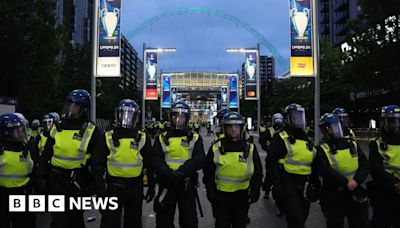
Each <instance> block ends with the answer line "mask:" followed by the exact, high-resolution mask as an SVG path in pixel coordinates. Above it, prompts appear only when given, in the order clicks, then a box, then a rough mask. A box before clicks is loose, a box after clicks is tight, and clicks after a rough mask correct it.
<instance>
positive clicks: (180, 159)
mask: <svg viewBox="0 0 400 228" xmlns="http://www.w3.org/2000/svg"><path fill="white" fill-rule="evenodd" d="M192 134H193V137H192V139H191V140H189V139H188V136H182V137H171V138H167V132H164V133H162V134H160V135H159V140H160V143H161V148H162V150H163V152H164V154H165V161H166V162H167V164H168V167H169V168H171V169H172V170H174V171H175V170H178V169H179V167H180V166H181V165H183V164H184V163H185V162H186V161H187V160H189V159H191V158H192V153H193V149H194V145H195V143H196V142H197V140H198V139H199V134H197V133H196V132H192Z"/></svg>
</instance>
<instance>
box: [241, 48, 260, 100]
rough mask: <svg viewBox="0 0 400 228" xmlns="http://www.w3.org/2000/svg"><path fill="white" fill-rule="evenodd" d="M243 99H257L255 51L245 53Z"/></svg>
mask: <svg viewBox="0 0 400 228" xmlns="http://www.w3.org/2000/svg"><path fill="white" fill-rule="evenodd" d="M244 64H245V74H244V77H245V80H244V83H245V85H244V88H245V91H244V92H245V95H244V99H245V100H257V99H258V94H257V77H258V75H257V64H258V63H257V52H246V53H245V63H244Z"/></svg>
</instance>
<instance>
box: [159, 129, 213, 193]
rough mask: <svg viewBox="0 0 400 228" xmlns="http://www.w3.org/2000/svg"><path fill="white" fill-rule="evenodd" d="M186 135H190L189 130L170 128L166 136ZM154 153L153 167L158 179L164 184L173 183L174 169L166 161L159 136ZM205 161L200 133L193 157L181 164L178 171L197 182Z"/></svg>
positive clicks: (184, 176)
mask: <svg viewBox="0 0 400 228" xmlns="http://www.w3.org/2000/svg"><path fill="white" fill-rule="evenodd" d="M186 135H188V131H181V130H168V132H167V134H166V137H167V138H174V137H182V136H186ZM153 153H154V157H153V167H154V171H155V174H156V177H157V181H158V182H159V183H160V184H162V185H164V186H169V185H171V182H172V179H174V174H173V172H174V171H173V170H172V169H171V168H169V166H168V164H167V162H166V161H165V154H164V152H163V150H162V147H161V143H160V140H159V137H158V136H157V137H156V138H155V140H154V146H153ZM204 162H205V154H204V148H203V139H202V138H201V136H200V135H199V138H198V140H197V141H196V143H195V144H194V148H193V153H192V158H190V159H188V160H187V161H185V163H184V164H183V165H181V166H180V167H179V169H178V170H177V171H179V172H180V173H182V174H183V178H186V177H189V178H191V180H193V181H196V182H197V178H198V177H197V170H199V169H201V168H203V166H204Z"/></svg>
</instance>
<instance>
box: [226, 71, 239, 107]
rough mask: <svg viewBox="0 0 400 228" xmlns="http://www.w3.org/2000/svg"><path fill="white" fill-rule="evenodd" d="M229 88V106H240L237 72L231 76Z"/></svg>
mask: <svg viewBox="0 0 400 228" xmlns="http://www.w3.org/2000/svg"><path fill="white" fill-rule="evenodd" d="M228 90H229V105H228V108H239V96H238V76H237V75H236V74H233V75H230V76H229V84H228Z"/></svg>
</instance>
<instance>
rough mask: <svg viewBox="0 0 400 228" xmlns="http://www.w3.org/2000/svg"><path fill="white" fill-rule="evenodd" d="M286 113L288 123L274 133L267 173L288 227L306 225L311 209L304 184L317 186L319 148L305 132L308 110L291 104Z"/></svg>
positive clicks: (273, 193)
mask: <svg viewBox="0 0 400 228" xmlns="http://www.w3.org/2000/svg"><path fill="white" fill-rule="evenodd" d="M283 116H284V119H285V126H284V128H283V130H282V131H281V132H279V134H275V135H274V137H273V139H272V141H271V145H270V146H269V153H270V155H269V156H268V161H267V169H269V170H268V171H267V172H269V175H270V177H271V179H272V184H273V188H272V196H273V197H274V199H275V200H278V201H279V202H280V203H281V205H282V209H283V212H284V213H285V215H286V223H287V227H289V228H292V227H300V228H303V227H304V224H305V222H306V220H307V217H308V213H309V209H310V200H309V199H306V197H305V196H304V190H305V185H306V183H307V182H310V183H312V185H314V186H316V185H318V175H317V174H316V172H315V171H316V163H315V159H314V158H315V156H316V150H315V147H314V145H313V142H312V140H311V138H310V137H308V136H307V134H306V133H305V131H304V129H305V127H306V120H305V109H304V108H303V107H302V106H300V105H298V104H290V105H288V106H286V108H285V109H284V112H283ZM313 171H314V172H313Z"/></svg>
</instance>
